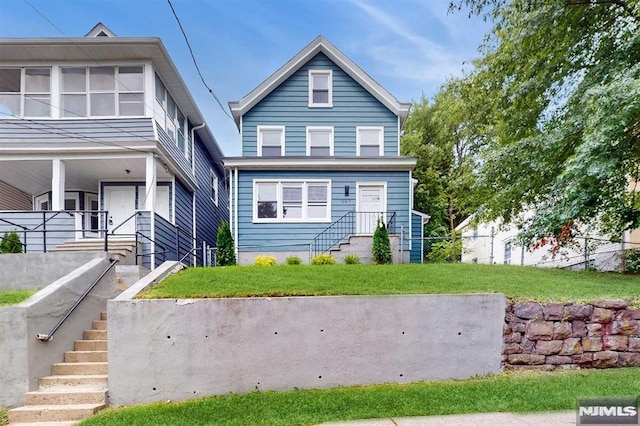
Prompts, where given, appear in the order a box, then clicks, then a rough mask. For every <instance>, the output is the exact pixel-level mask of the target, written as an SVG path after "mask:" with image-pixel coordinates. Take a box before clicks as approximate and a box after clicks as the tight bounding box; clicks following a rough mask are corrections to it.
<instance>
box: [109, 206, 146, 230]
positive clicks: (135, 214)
mask: <svg viewBox="0 0 640 426" xmlns="http://www.w3.org/2000/svg"><path fill="white" fill-rule="evenodd" d="M139 214H140V212H138V211H136V212H135V213H133V214H132V215H131V216H129V217H128V218H126V219H125V220H123V221H122V222H120V225H118V226H116V227H115V228H113V229H112V230H111V231H109V232H110V233H111V235H114V233H115V232H116V230H117V229H118V228H120V227H121V226H122V225H124V224H125V223H127V222H129V221H130V220H131V219H133V218H134V217H136V216H137V215H139ZM107 220H109V218H108V217H107ZM107 228H108V227H107Z"/></svg>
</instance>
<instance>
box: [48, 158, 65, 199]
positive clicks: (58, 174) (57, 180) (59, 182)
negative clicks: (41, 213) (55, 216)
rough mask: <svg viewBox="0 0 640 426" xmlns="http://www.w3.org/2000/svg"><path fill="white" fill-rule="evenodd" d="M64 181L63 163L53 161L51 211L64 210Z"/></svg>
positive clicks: (57, 160)
mask: <svg viewBox="0 0 640 426" xmlns="http://www.w3.org/2000/svg"><path fill="white" fill-rule="evenodd" d="M64 181H65V164H64V161H62V160H59V159H55V160H53V169H52V176H51V210H54V211H59V210H64V184H65V182H64Z"/></svg>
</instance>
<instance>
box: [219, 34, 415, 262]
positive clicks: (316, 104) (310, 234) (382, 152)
mask: <svg viewBox="0 0 640 426" xmlns="http://www.w3.org/2000/svg"><path fill="white" fill-rule="evenodd" d="M229 105H230V108H231V112H232V114H233V116H234V118H235V121H236V124H237V126H238V129H239V130H240V133H241V139H242V156H241V157H227V158H225V159H224V164H225V168H226V169H227V170H228V171H229V179H230V201H231V202H230V225H231V229H232V233H233V236H234V240H235V242H236V245H237V252H238V259H239V262H240V263H245V264H246V263H253V261H254V258H255V256H257V255H264V254H270V255H274V256H276V257H277V258H278V260H279V262H282V261H284V259H285V258H286V257H287V256H291V255H296V256H299V257H300V258H302V259H303V260H309V259H310V258H311V257H313V256H315V255H316V254H319V253H330V254H332V255H333V256H334V257H336V258H338V259H340V258H341V257H342V256H344V255H345V254H346V253H350V252H353V253H356V254H358V255H359V256H360V258H361V260H363V261H368V260H369V261H370V260H371V241H372V234H373V232H374V230H375V227H376V226H377V223H378V220H382V221H384V222H385V224H386V225H387V227H388V229H389V232H390V234H391V235H392V244H393V251H394V261H395V262H401V261H408V260H409V258H410V256H409V252H410V251H411V250H415V251H417V253H418V254H419V250H420V241H419V240H418V239H416V241H415V244H414V241H412V238H411V237H412V236H420V235H421V232H422V216H420V214H419V213H417V212H415V213H414V212H412V204H413V188H414V181H413V180H412V177H411V171H412V169H413V168H414V167H415V165H416V159H415V158H413V157H405V156H401V155H400V129H401V128H402V124H403V122H404V120H405V119H406V117H407V115H408V113H409V108H410V104H408V103H402V102H399V101H398V100H397V99H396V98H395V97H393V96H392V95H391V94H390V93H389V92H387V91H386V90H385V89H384V88H383V87H382V86H380V85H379V84H378V83H377V82H376V81H375V80H373V79H372V78H371V77H370V76H369V75H367V74H366V73H365V72H364V71H363V70H362V69H360V68H359V67H358V66H357V65H356V64H355V63H354V62H353V61H351V60H350V59H349V58H348V57H346V56H345V55H344V54H343V53H342V52H340V51H339V50H338V49H337V48H336V47H335V46H334V45H332V44H331V43H330V42H329V41H328V40H327V39H325V38H324V37H322V36H319V37H317V38H316V39H315V40H313V41H312V42H311V43H310V44H309V45H307V46H306V47H305V48H304V49H302V51H300V52H299V53H298V54H296V55H295V56H294V57H293V58H292V59H291V60H289V61H288V62H287V63H286V64H284V65H283V66H282V67H281V68H280V69H278V70H277V71H276V72H275V73H274V74H273V75H271V76H270V77H269V78H267V79H266V80H265V81H264V82H263V83H262V84H260V85H259V86H258V87H256V88H255V89H254V90H253V91H251V92H250V93H249V94H248V95H246V96H245V97H244V98H242V99H241V100H239V101H237V102H230V103H229ZM412 216H414V217H415V218H417V220H412ZM415 218H414V219H415ZM418 223H419V226H416V224H418ZM415 228H419V229H415ZM413 257H414V258H415V256H413ZM418 259H419V256H418Z"/></svg>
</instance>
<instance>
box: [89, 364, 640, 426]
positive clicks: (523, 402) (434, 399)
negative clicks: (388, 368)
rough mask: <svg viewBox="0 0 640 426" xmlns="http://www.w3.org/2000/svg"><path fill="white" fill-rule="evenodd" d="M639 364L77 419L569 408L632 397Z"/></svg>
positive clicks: (234, 399)
mask: <svg viewBox="0 0 640 426" xmlns="http://www.w3.org/2000/svg"><path fill="white" fill-rule="evenodd" d="M638 383H640V368H619V369H611V370H580V371H566V372H560V373H559V372H554V373H552V374H551V373H530V372H529V373H526V372H518V373H515V372H510V373H501V374H498V375H493V376H486V377H480V378H472V379H466V380H450V381H444V382H430V383H412V384H404V385H401V384H385V385H375V386H362V387H348V388H335V389H324V390H296V391H290V392H254V393H250V394H245V395H224V396H216V397H209V398H202V399H196V400H191V401H187V402H182V403H161V404H150V405H141V406H133V407H128V408H119V409H110V410H107V411H105V412H103V413H102V414H98V415H97V416H95V417H92V418H89V419H88V420H86V421H84V422H83V423H82V425H83V426H112V425H149V424H153V425H214V424H215V425H310V424H316V423H320V422H328V421H338V420H354V419H371V418H387V419H388V418H390V417H407V416H432V415H446V414H468V413H489V412H544V411H560V410H575V409H576V405H577V398H580V397H606V396H610V397H611V396H636V395H638Z"/></svg>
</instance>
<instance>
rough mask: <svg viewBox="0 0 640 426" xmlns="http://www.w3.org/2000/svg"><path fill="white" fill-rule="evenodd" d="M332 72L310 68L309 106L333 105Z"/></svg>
mask: <svg viewBox="0 0 640 426" xmlns="http://www.w3.org/2000/svg"><path fill="white" fill-rule="evenodd" d="M332 77H333V75H332V72H331V70H327V71H318V70H309V106H310V107H331V106H333V87H332V86H333V84H332V79H333V78H332Z"/></svg>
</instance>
